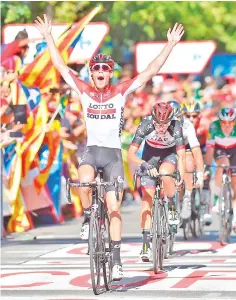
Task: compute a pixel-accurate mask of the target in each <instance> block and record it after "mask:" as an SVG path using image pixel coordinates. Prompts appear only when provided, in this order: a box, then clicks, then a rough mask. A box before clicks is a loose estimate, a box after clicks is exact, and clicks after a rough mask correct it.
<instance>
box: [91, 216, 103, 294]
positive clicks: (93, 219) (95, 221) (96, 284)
mask: <svg viewBox="0 0 236 300" xmlns="http://www.w3.org/2000/svg"><path fill="white" fill-rule="evenodd" d="M94 224H95V225H96V226H95V228H94ZM99 227H100V226H99V219H98V218H96V215H95V212H93V211H92V212H91V215H90V223H89V261H90V272H91V281H92V288H93V292H94V294H95V295H99V291H100V283H101V279H100V277H101V273H100V272H101V262H100V257H98V264H99V273H98V274H97V277H98V279H97V282H96V279H95V270H94V269H95V268H94V252H95V251H94V249H93V234H94V230H95V233H96V240H97V243H100V238H99V231H100V229H99ZM97 248H98V251H100V245H99V244H98V247H97Z"/></svg>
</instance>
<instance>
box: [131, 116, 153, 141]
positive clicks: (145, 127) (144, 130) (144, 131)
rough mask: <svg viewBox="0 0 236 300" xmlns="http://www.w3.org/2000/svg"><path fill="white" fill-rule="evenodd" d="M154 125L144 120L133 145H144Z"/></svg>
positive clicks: (136, 133)
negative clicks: (143, 142)
mask: <svg viewBox="0 0 236 300" xmlns="http://www.w3.org/2000/svg"><path fill="white" fill-rule="evenodd" d="M153 129H154V128H153V124H152V121H151V120H148V119H143V121H142V123H140V124H139V126H138V128H137V130H136V132H135V135H134V138H133V141H132V143H131V145H133V146H137V147H139V146H140V145H141V144H142V141H143V140H144V138H145V137H146V136H147V135H148V134H149V133H151V132H152V131H153Z"/></svg>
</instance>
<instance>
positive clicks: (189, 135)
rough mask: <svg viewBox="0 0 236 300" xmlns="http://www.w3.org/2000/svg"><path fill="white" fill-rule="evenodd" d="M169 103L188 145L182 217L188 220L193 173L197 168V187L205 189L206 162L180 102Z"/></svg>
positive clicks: (192, 126)
mask: <svg viewBox="0 0 236 300" xmlns="http://www.w3.org/2000/svg"><path fill="white" fill-rule="evenodd" d="M169 103H170V105H171V106H172V108H173V110H174V115H175V117H176V118H177V119H178V120H179V121H180V122H181V124H182V130H183V137H184V140H185V145H186V170H185V171H186V173H185V178H184V183H185V194H184V198H183V205H182V211H181V216H182V218H183V219H188V218H190V216H191V194H192V190H193V174H192V173H191V172H193V171H194V168H196V170H197V182H196V186H197V187H203V181H204V176H203V172H204V161H203V156H202V151H201V148H200V143H199V141H198V138H197V135H196V131H195V128H194V125H193V123H192V122H191V121H190V120H189V119H188V118H186V117H183V115H182V108H181V105H180V104H179V102H177V101H169ZM193 105H194V106H197V105H199V104H198V103H195V104H193Z"/></svg>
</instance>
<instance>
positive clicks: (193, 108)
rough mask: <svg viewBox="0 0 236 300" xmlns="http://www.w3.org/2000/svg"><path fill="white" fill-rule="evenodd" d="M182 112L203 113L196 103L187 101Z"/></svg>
mask: <svg viewBox="0 0 236 300" xmlns="http://www.w3.org/2000/svg"><path fill="white" fill-rule="evenodd" d="M182 111H183V113H200V112H201V106H200V104H199V103H198V102H196V101H193V100H191V101H187V102H185V103H183V105H182Z"/></svg>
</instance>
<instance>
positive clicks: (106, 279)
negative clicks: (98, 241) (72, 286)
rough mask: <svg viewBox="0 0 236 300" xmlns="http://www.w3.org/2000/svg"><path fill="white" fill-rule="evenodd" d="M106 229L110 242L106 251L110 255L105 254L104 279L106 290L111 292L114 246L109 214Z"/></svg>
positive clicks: (106, 219) (106, 215)
mask: <svg viewBox="0 0 236 300" xmlns="http://www.w3.org/2000/svg"><path fill="white" fill-rule="evenodd" d="M106 223H107V224H106ZM105 228H106V231H107V236H108V241H107V243H108V248H107V249H106V248H105V251H106V250H107V252H108V254H107V252H105V255H106V261H105V263H104V264H103V279H104V285H105V289H106V290H107V291H109V290H110V286H111V283H112V244H111V235H110V220H109V216H108V214H107V213H105ZM107 243H105V245H106V244H107ZM106 265H108V272H109V274H108V276H107V268H106Z"/></svg>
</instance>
